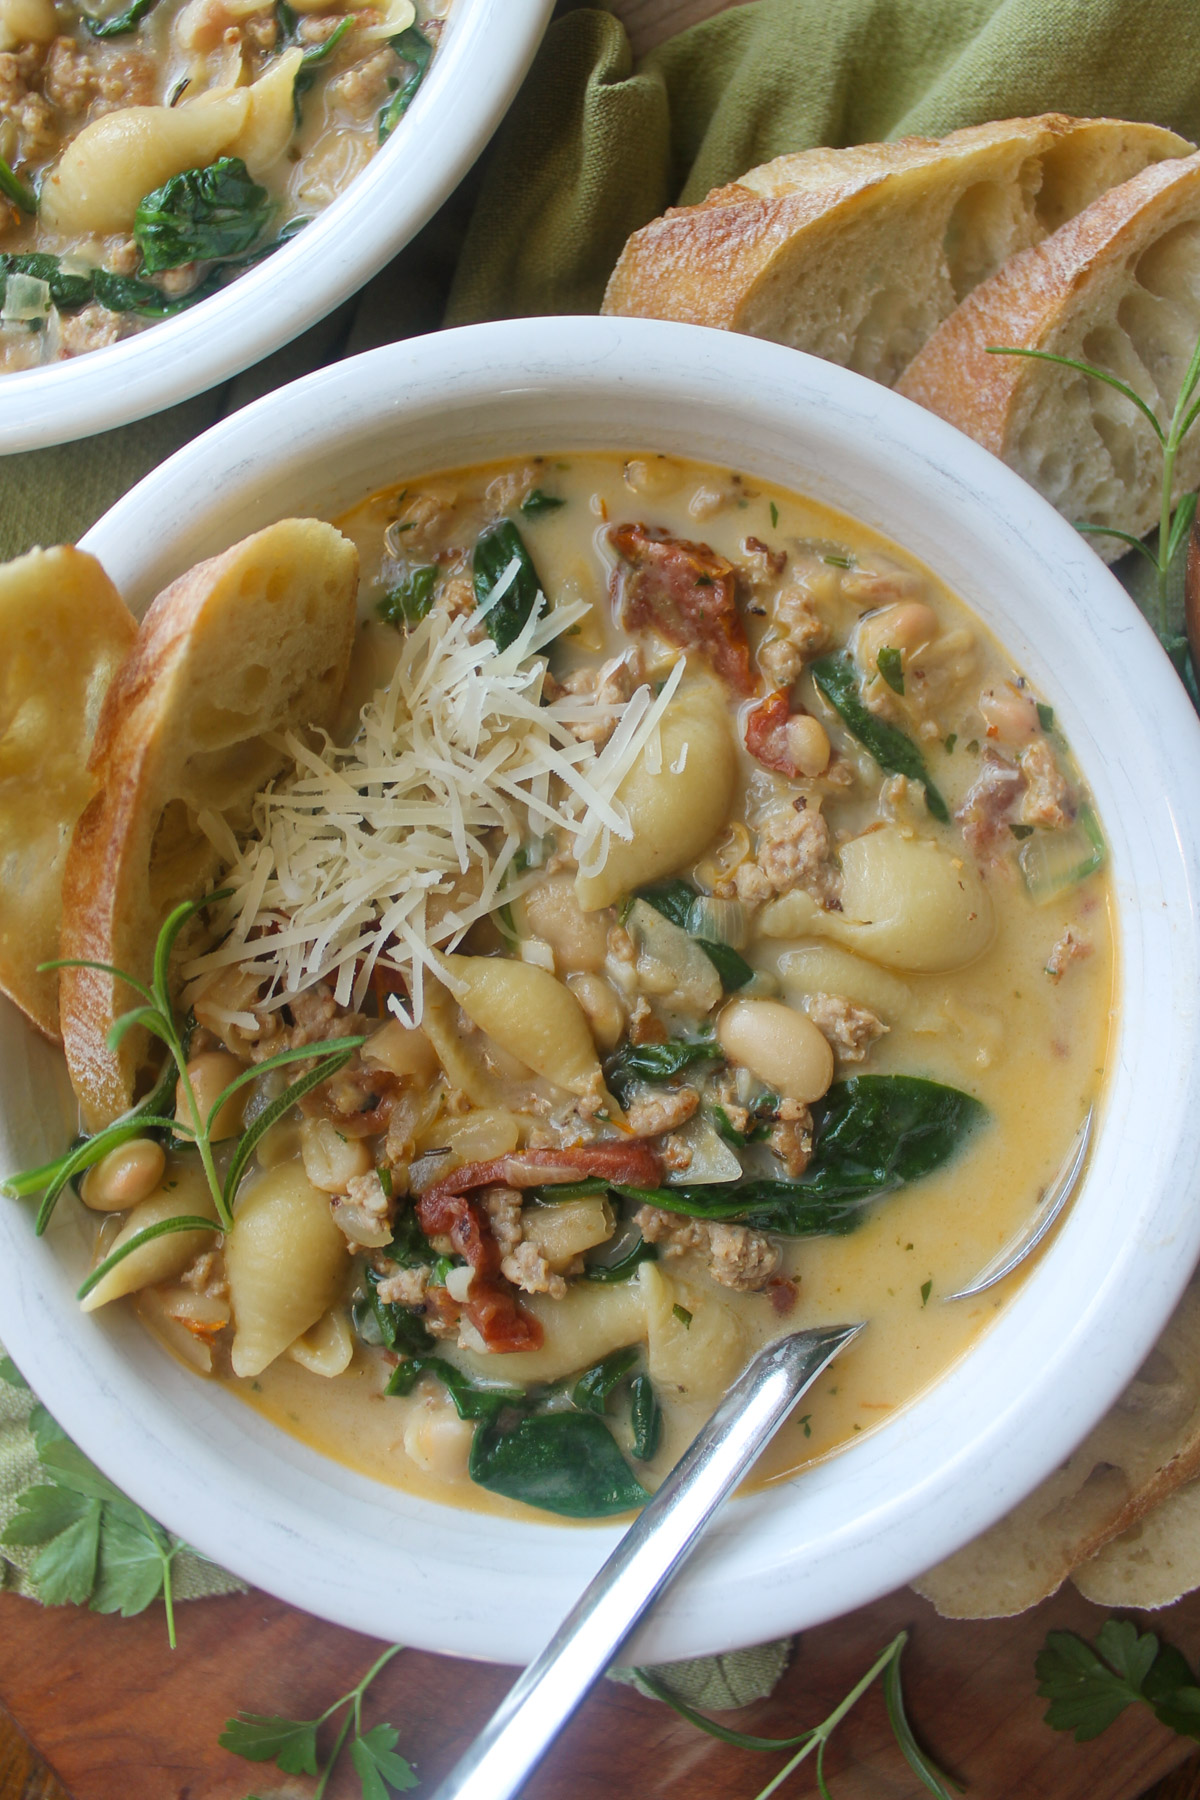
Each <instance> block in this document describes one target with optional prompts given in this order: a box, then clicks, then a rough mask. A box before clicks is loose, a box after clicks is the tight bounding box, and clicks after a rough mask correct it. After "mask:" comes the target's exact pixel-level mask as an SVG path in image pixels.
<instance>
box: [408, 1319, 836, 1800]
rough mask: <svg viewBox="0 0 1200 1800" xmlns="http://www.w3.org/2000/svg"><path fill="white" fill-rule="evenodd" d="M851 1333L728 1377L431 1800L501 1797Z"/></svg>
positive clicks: (778, 1347)
mask: <svg viewBox="0 0 1200 1800" xmlns="http://www.w3.org/2000/svg"><path fill="white" fill-rule="evenodd" d="M861 1330H862V1326H861V1325H837V1326H827V1327H823V1328H820V1329H817V1330H813V1331H797V1332H793V1333H792V1334H791V1336H789V1337H785V1338H779V1339H778V1340H777V1341H776V1342H775V1343H773V1344H768V1345H767V1346H766V1348H765V1349H763V1350H761V1351H760V1352H759V1354H758V1355H757V1356H756V1357H755V1358H754V1360H753V1362H752V1363H751V1364H750V1365H749V1367H748V1368H747V1369H745V1370H744V1371H743V1373H742V1374H741V1375H740V1376H739V1377H738V1379H737V1380H736V1381H735V1382H734V1384H733V1386H732V1387H731V1388H730V1390H729V1392H728V1394H727V1395H726V1396H725V1399H724V1400H723V1401H722V1402H721V1405H720V1406H719V1407H718V1408H717V1410H716V1412H715V1413H714V1414H713V1416H712V1418H711V1419H710V1420H709V1422H708V1424H707V1425H705V1427H704V1429H703V1430H702V1431H701V1432H700V1433H699V1434H698V1436H697V1437H696V1438H695V1439H694V1440H693V1442H692V1444H691V1445H690V1447H689V1448H688V1449H687V1450H686V1451H685V1452H684V1454H683V1456H682V1457H681V1458H680V1460H679V1462H677V1463H676V1465H675V1467H674V1468H673V1469H672V1471H671V1473H670V1474H669V1475H668V1476H667V1478H666V1480H665V1481H664V1482H663V1484H662V1486H661V1487H660V1488H659V1490H658V1492H657V1493H656V1494H655V1496H654V1498H653V1500H651V1501H650V1502H649V1504H648V1505H647V1506H646V1507H645V1508H644V1509H643V1511H642V1512H641V1513H640V1514H639V1516H638V1518H637V1519H636V1520H635V1521H634V1523H633V1524H632V1525H631V1526H630V1527H629V1530H628V1531H627V1532H626V1533H625V1535H624V1537H623V1538H622V1539H621V1541H620V1543H619V1544H618V1545H617V1547H616V1549H615V1550H614V1551H613V1553H612V1555H611V1556H610V1557H609V1559H608V1561H607V1562H606V1563H605V1564H604V1566H603V1568H602V1569H601V1570H600V1571H599V1573H598V1574H597V1575H596V1576H595V1578H594V1580H593V1581H592V1582H591V1583H590V1585H589V1586H588V1587H587V1588H586V1589H585V1590H584V1592H583V1594H582V1595H581V1596H580V1598H579V1600H578V1601H577V1602H576V1604H575V1606H574V1608H573V1609H572V1611H571V1612H570V1613H568V1615H567V1617H566V1618H565V1619H564V1620H563V1622H562V1624H561V1625H560V1626H559V1628H558V1630H557V1631H556V1632H555V1634H554V1636H553V1637H552V1638H551V1640H550V1642H549V1643H548V1644H547V1646H546V1648H545V1649H544V1650H543V1651H542V1653H541V1655H540V1656H539V1657H538V1658H537V1659H536V1660H535V1661H534V1662H532V1663H531V1664H530V1665H529V1667H528V1668H527V1669H526V1671H525V1673H524V1674H523V1675H522V1676H521V1677H520V1679H519V1680H518V1681H517V1683H516V1685H515V1686H514V1687H513V1689H512V1691H511V1692H510V1693H509V1695H508V1697H507V1699H506V1700H504V1702H503V1703H502V1705H501V1706H500V1707H499V1708H498V1710H497V1711H496V1713H495V1714H494V1716H493V1717H492V1719H491V1720H490V1722H489V1723H488V1724H487V1725H486V1726H485V1727H484V1729H483V1730H482V1731H481V1732H480V1734H479V1736H478V1737H477V1738H476V1740H475V1742H474V1743H473V1744H472V1746H471V1748H470V1749H469V1750H468V1751H467V1753H466V1755H465V1756H464V1757H463V1758H462V1759H461V1761H460V1762H459V1763H458V1765H457V1766H456V1767H455V1768H454V1769H453V1770H452V1771H451V1773H450V1774H449V1775H448V1776H447V1778H446V1780H445V1781H444V1782H443V1783H442V1785H441V1786H440V1787H439V1788H438V1790H437V1792H436V1794H435V1795H434V1796H433V1800H510V1796H512V1795H515V1794H517V1793H518V1792H519V1791H520V1789H521V1787H522V1785H523V1784H524V1782H525V1781H526V1780H527V1779H528V1777H529V1775H530V1774H531V1773H532V1772H533V1770H534V1769H535V1768H536V1767H537V1765H538V1763H539V1762H540V1761H541V1759H542V1757H543V1756H544V1755H545V1754H546V1751H547V1750H548V1749H549V1748H550V1745H551V1744H552V1743H553V1742H554V1740H555V1738H556V1737H557V1736H558V1734H559V1732H560V1731H561V1730H562V1727H563V1726H564V1725H565V1724H566V1722H567V1720H568V1719H569V1718H570V1717H571V1715H572V1713H573V1712H574V1711H575V1709H576V1707H577V1706H578V1705H579V1704H580V1702H581V1701H582V1700H583V1698H584V1696H585V1695H586V1693H587V1691H588V1689H589V1688H590V1687H591V1685H592V1683H593V1682H594V1681H595V1680H596V1679H597V1677H598V1676H600V1675H601V1674H603V1672H604V1670H605V1669H607V1668H608V1666H609V1664H610V1663H611V1662H612V1660H613V1657H614V1656H615V1655H616V1653H617V1651H618V1650H619V1648H620V1646H621V1644H622V1643H623V1642H624V1641H625V1639H626V1638H627V1637H628V1636H629V1633H630V1632H631V1631H632V1629H633V1627H634V1626H635V1625H636V1624H637V1622H638V1620H639V1619H640V1618H641V1616H642V1614H643V1613H644V1612H645V1611H646V1610H647V1608H648V1607H649V1606H650V1605H651V1604H652V1603H653V1601H654V1600H655V1599H657V1597H658V1595H659V1594H660V1593H661V1592H662V1590H663V1589H664V1588H665V1587H666V1585H667V1583H668V1582H669V1581H670V1580H671V1579H672V1577H673V1576H674V1575H675V1573H676V1572H677V1570H678V1569H679V1567H680V1565H681V1564H682V1563H683V1562H684V1560H685V1559H686V1557H688V1556H689V1555H690V1553H691V1551H692V1550H693V1548H694V1547H695V1544H696V1541H697V1539H698V1538H699V1536H700V1534H701V1532H702V1531H703V1530H704V1527H705V1526H706V1525H707V1523H708V1521H709V1518H710V1517H711V1516H712V1514H713V1513H714V1512H715V1510H716V1508H717V1507H718V1506H719V1505H720V1504H721V1501H722V1500H724V1498H725V1496H726V1495H727V1494H728V1493H729V1492H730V1491H731V1489H733V1488H734V1487H736V1486H737V1484H738V1482H739V1481H740V1480H741V1478H742V1476H743V1475H744V1474H745V1473H746V1471H747V1469H748V1468H749V1467H750V1465H751V1463H752V1462H753V1461H754V1459H755V1457H756V1456H757V1455H758V1453H759V1451H760V1450H761V1449H762V1448H763V1446H764V1444H766V1443H767V1442H768V1441H769V1440H770V1438H771V1437H772V1436H773V1435H774V1433H775V1432H776V1430H777V1429H778V1427H779V1426H780V1425H781V1424H782V1423H783V1421H784V1419H785V1418H786V1417H787V1415H788V1413H789V1411H790V1410H791V1408H792V1406H793V1405H794V1404H795V1402H796V1401H797V1400H798V1399H799V1398H800V1396H801V1394H803V1393H804V1392H805V1390H806V1389H807V1388H809V1387H810V1386H811V1385H812V1383H813V1382H814V1381H815V1380H816V1379H817V1377H818V1376H819V1375H820V1374H821V1371H822V1370H823V1369H826V1368H828V1366H829V1364H830V1363H831V1362H832V1361H833V1359H834V1357H835V1356H836V1355H837V1354H838V1352H839V1351H840V1350H842V1349H844V1348H845V1346H846V1345H847V1344H848V1343H849V1342H850V1340H851V1339H852V1338H854V1337H857V1336H858V1333H859V1332H860V1331H861Z"/></svg>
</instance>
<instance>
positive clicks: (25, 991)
mask: <svg viewBox="0 0 1200 1800" xmlns="http://www.w3.org/2000/svg"><path fill="white" fill-rule="evenodd" d="M136 633H137V625H136V622H135V621H134V619H133V616H132V614H131V613H130V612H129V610H128V608H127V607H126V605H125V603H124V601H123V600H122V599H121V596H120V595H119V594H118V593H117V590H116V588H115V587H114V586H113V584H112V582H111V581H110V580H109V579H108V576H107V575H106V574H105V573H104V570H103V569H102V568H101V566H100V564H99V563H98V562H97V561H96V559H95V557H94V556H88V555H87V554H86V553H85V552H84V551H82V550H75V549H72V548H70V547H69V546H66V545H60V546H57V547H56V548H54V549H50V550H31V551H29V553H28V554H27V555H25V556H19V557H17V558H16V560H15V561H13V562H10V563H5V564H4V565H3V566H0V871H2V879H0V992H3V993H5V994H7V995H8V996H9V998H10V999H11V1000H13V1001H15V1002H16V1004H17V1005H18V1006H19V1007H20V1008H21V1010H22V1012H24V1013H25V1015H26V1017H27V1018H28V1019H29V1020H30V1021H31V1022H32V1023H33V1024H34V1025H36V1027H37V1028H38V1030H39V1031H40V1032H41V1033H42V1034H43V1036H45V1037H47V1038H49V1039H50V1040H51V1042H53V1043H58V1042H59V1041H60V1033H59V1025H58V989H59V977H58V975H57V973H54V972H50V971H47V972H46V973H44V974H38V972H37V970H38V965H39V964H40V963H46V962H51V961H52V960H53V959H54V958H55V957H56V956H57V955H58V953H59V952H58V943H59V921H60V917H61V897H62V879H63V868H64V864H65V862H66V858H67V849H68V845H69V844H70V841H71V833H72V831H73V829H74V827H75V824H76V821H77V820H78V818H79V815H80V813H81V812H82V811H83V809H84V807H85V806H86V805H87V803H88V801H89V799H90V798H91V795H92V791H93V787H94V782H93V779H92V777H91V776H90V775H89V773H88V755H89V752H90V750H91V748H92V741H93V734H94V732H95V730H96V724H97V717H98V714H99V712H100V709H101V702H102V700H103V697H104V694H105V691H106V689H107V688H108V685H109V683H110V681H111V680H112V677H113V675H114V673H115V671H116V670H117V668H118V667H119V666H120V664H121V661H122V660H123V658H124V657H125V655H126V653H127V652H128V650H129V648H130V645H131V644H132V642H133V639H134V637H135V635H136Z"/></svg>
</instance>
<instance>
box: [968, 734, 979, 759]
mask: <svg viewBox="0 0 1200 1800" xmlns="http://www.w3.org/2000/svg"><path fill="white" fill-rule="evenodd" d="M967 749H968V750H970V751H973V753H974V754H975V755H976V756H978V755H979V739H978V738H972V739H971V741H970V743H969V744H968V745H967Z"/></svg>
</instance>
